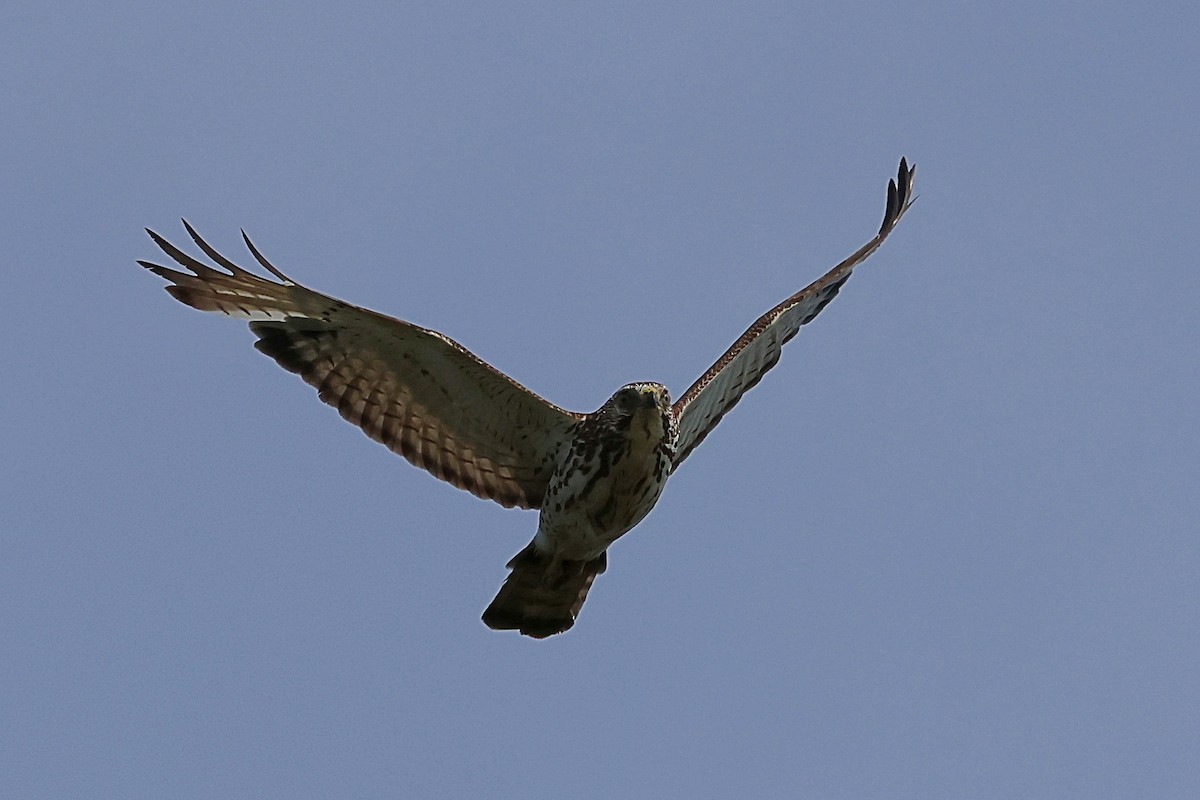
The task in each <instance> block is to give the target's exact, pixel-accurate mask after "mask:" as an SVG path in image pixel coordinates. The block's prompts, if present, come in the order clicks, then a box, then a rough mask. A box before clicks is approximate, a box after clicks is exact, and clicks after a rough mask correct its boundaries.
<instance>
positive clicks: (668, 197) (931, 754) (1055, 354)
mask: <svg viewBox="0 0 1200 800" xmlns="http://www.w3.org/2000/svg"><path fill="white" fill-rule="evenodd" d="M1198 29H1200V12H1197V10H1196V8H1195V6H1194V5H1192V4H1182V3H1179V4H1170V3H1167V4H1158V5H1156V6H1155V7H1154V9H1153V10H1138V9H1135V8H1134V6H1133V4H1094V3H1087V4H1084V3H1070V4H1051V5H1049V6H1047V5H1044V4H1036V5H1035V4H1021V3H1018V4H1007V5H1005V6H1003V7H999V6H996V7H993V6H990V5H988V4H931V5H925V6H920V7H907V8H906V7H901V6H898V5H893V4H879V3H864V4H841V5H837V6H836V7H834V6H831V7H830V8H825V9H815V8H806V7H803V6H802V5H801V4H792V3H775V4H771V3H761V4H743V3H737V4H733V3H729V4H717V3H712V4H704V5H703V6H702V7H698V6H697V5H696V4H684V3H678V4H675V3H670V4H669V3H651V4H619V5H618V4H604V5H601V4H574V3H572V4H566V3H563V4H530V3H504V4H478V3H476V4H449V3H447V4H426V5H425V6H421V7H409V6H404V5H400V4H370V5H366V4H364V5H362V6H358V7H352V8H350V9H346V8H341V9H335V8H333V7H332V6H330V7H320V6H306V5H304V4H292V5H289V6H287V7H286V8H285V7H283V6H275V7H268V6H258V5H249V6H247V5H243V4H223V3H207V4H203V5H202V6H201V7H186V6H182V5H163V4H138V3H116V4H110V5H109V6H107V7H104V8H100V7H97V6H94V5H90V6H83V5H79V6H77V7H74V8H72V7H70V6H64V7H60V8H59V9H58V10H55V11H49V10H47V9H46V8H45V6H44V5H43V4H31V3H16V4H13V3H10V4H8V5H6V6H5V10H4V11H2V12H0V31H2V33H0V44H2V45H3V46H2V47H0V67H2V69H0V76H2V77H0V84H2V85H3V96H4V98H5V100H4V106H5V109H4V113H3V114H2V115H0V141H3V142H4V148H3V152H2V153H0V180H2V181H3V185H4V186H5V187H7V191H5V192H3V193H2V194H0V206H2V207H0V211H2V213H0V232H2V234H3V242H4V251H5V260H6V262H7V267H6V269H5V272H4V275H5V277H4V279H3V288H4V306H5V312H4V314H3V315H2V316H0V334H2V335H3V338H4V341H5V342H6V343H7V345H8V346H7V347H6V348H5V349H4V354H3V356H0V357H2V358H3V374H4V375H5V376H6V388H7V391H6V392H5V395H6V405H5V413H4V414H3V417H2V419H3V422H2V423H0V424H3V426H4V432H3V441H4V456H3V463H4V465H5V473H6V477H5V479H4V481H3V482H2V483H0V537H2V538H0V551H2V557H0V612H2V613H0V646H2V647H3V651H4V655H3V657H0V715H2V717H3V719H4V720H5V723H4V725H2V726H0V794H3V795H4V796H6V797H27V798H34V797H68V796H80V797H82V796H87V797H122V798H129V797H155V798H158V797H188V798H191V797H197V798H199V797H289V798H296V797H331V796H336V797H372V796H405V797H469V796H487V797H540V796H569V797H614V796H617V797H620V796H625V797H636V796H663V797H728V796H747V797H821V798H837V797H845V798H876V797H878V798H938V797H945V798H962V797H971V798H990V797H995V798H1011V797H1047V798H1049V797H1053V798H1062V797H1088V798H1096V797H1130V796H1144V797H1160V798H1166V797H1181V798H1182V797H1195V796H1197V794H1198V793H1200V766H1197V759H1196V756H1195V753H1196V743H1197V742H1198V741H1200V682H1198V681H1197V680H1196V675H1197V668H1198V666H1200V616H1198V609H1200V581H1198V580H1197V574H1198V573H1200V537H1198V536H1197V532H1198V531H1200V499H1198V497H1200V493H1198V492H1197V490H1196V479H1197V470H1198V466H1200V437H1198V434H1197V411H1196V409H1197V402H1196V398H1197V395H1198V393H1200V386H1198V383H1200V381H1198V375H1200V370H1198V369H1197V366H1198V358H1197V355H1198V348H1197V332H1198V330H1200V324H1198V323H1200V314H1198V312H1197V310H1196V308H1197V305H1196V298H1197V296H1198V293H1200V270H1198V269H1197V256H1196V248H1195V242H1194V240H1195V236H1196V229H1197V223H1198V222H1200V217H1198V216H1197V212H1196V208H1197V201H1196V187H1197V185H1198V183H1200V180H1198V179H1200V158H1198V156H1197V131H1198V130H1200V89H1198V87H1200V62H1198V61H1197V59H1196V55H1195V42H1194V39H1195V36H1194V34H1195V32H1196V30H1198ZM901 155H905V156H908V157H909V158H910V159H911V160H913V161H915V162H916V163H917V164H918V165H919V171H918V177H917V189H918V193H919V194H920V200H919V202H918V203H917V205H916V206H915V207H914V209H913V210H912V212H911V214H910V215H909V216H907V217H906V218H905V220H904V221H903V222H902V223H901V225H900V227H899V228H898V229H897V231H896V232H895V234H894V236H893V238H891V239H890V240H889V241H888V242H887V244H886V245H885V246H884V247H883V249H882V250H880V251H879V253H878V254H876V255H875V256H874V257H873V258H872V260H871V261H870V262H868V264H867V266H866V268H865V269H862V270H861V271H858V272H856V273H855V276H854V279H853V280H852V281H851V282H850V283H849V284H848V285H847V287H846V289H845V290H844V291H843V293H842V294H841V295H840V296H839V298H838V299H837V300H836V302H834V303H833V304H832V305H831V306H830V307H829V308H828V309H826V311H825V312H824V314H823V315H822V316H821V318H820V319H819V320H817V322H816V323H814V324H813V325H812V326H809V327H808V328H806V329H805V330H804V331H803V333H802V334H801V335H800V336H799V337H797V338H796V339H795V340H794V341H793V342H792V343H791V344H790V345H789V346H788V348H787V350H786V351H785V353H784V357H783V359H782V361H781V363H780V365H779V366H778V367H777V368H776V369H775V370H774V371H773V372H772V373H771V374H770V375H769V376H768V377H767V378H766V379H765V380H764V381H763V383H762V384H761V385H760V386H759V387H758V388H756V389H755V390H754V391H753V392H752V393H751V394H750V395H749V396H748V397H747V398H746V399H745V400H743V402H742V404H741V405H739V406H738V408H737V409H736V411H734V412H733V413H732V414H731V415H730V416H729V417H727V418H726V420H725V421H723V422H722V424H721V426H720V427H719V428H718V429H717V430H716V432H715V433H714V434H713V435H712V436H710V437H709V438H708V439H707V440H706V441H705V443H704V445H703V446H702V447H701V448H699V449H698V450H697V451H696V453H695V454H693V455H692V456H691V457H690V458H689V459H688V462H687V464H686V466H685V468H684V469H682V470H681V471H680V472H679V473H678V474H677V475H676V476H674V478H673V480H672V481H671V483H670V485H669V486H668V488H667V490H666V492H665V494H664V496H663V499H662V501H661V502H660V503H659V505H658V507H657V509H656V510H655V511H654V512H653V513H652V514H651V515H650V517H649V518H648V519H647V520H646V521H645V522H644V523H643V524H642V525H641V526H640V527H639V528H638V529H636V530H635V532H634V533H632V534H631V535H629V536H627V537H626V538H624V539H622V540H621V541H620V542H619V543H618V544H617V545H616V546H615V547H614V548H613V550H612V552H611V553H610V568H609V571H608V573H607V574H605V575H604V576H603V577H602V578H601V579H600V580H599V581H598V582H597V584H596V586H595V587H594V589H593V591H592V594H591V596H590V598H589V600H588V604H587V606H586V607H585V608H584V610H583V613H582V614H581V616H580V619H579V622H578V624H577V625H576V627H575V629H573V630H572V631H570V632H569V633H567V634H566V635H563V636H559V637H555V638H553V639H550V640H547V641H544V642H536V641H531V640H529V639H525V638H522V637H517V636H514V635H511V634H507V635H506V634H499V633H494V632H492V631H489V630H487V629H486V628H484V627H483V625H482V624H481V623H480V622H479V614H480V612H481V611H482V610H483V608H484V607H485V605H486V604H487V602H488V601H489V600H490V599H491V597H492V596H493V594H494V592H495V591H496V589H497V587H498V586H499V584H500V582H501V581H502V580H503V578H504V575H505V571H504V564H505V562H506V560H507V559H508V558H509V557H510V556H511V555H512V554H514V553H515V552H517V551H518V550H519V549H520V548H521V547H523V546H524V545H525V543H526V542H527V541H528V540H529V538H530V536H531V534H532V532H533V530H534V528H535V526H536V516H535V515H534V514H532V513H527V512H524V513H523V512H516V511H505V510H503V509H501V508H499V507H498V506H495V505H494V504H489V503H486V502H484V501H480V500H476V499H474V498H472V497H471V496H469V495H467V494H465V493H463V492H460V491H457V490H455V489H453V488H452V487H449V486H446V485H444V484H440V483H438V482H437V481H435V480H433V479H432V478H430V477H429V476H427V475H425V474H424V473H422V472H420V471H418V470H416V469H414V468H412V467H410V466H409V465H407V464H406V463H405V462H404V461H403V460H401V459H399V458H396V457H395V456H393V455H391V454H390V453H388V452H387V451H386V450H385V449H384V448H382V447H380V446H378V445H376V444H374V443H372V442H370V441H369V440H368V439H367V438H366V437H364V436H362V435H361V434H360V433H358V432H357V431H355V430H354V429H353V428H351V427H350V426H348V425H346V424H345V423H343V422H342V421H341V420H340V419H339V418H338V416H337V414H336V413H335V412H333V411H332V410H331V409H328V408H326V407H324V406H323V405H322V404H320V403H319V402H318V401H317V399H316V397H315V396H314V393H313V392H312V391H311V390H309V389H308V387H306V386H305V385H303V384H302V383H301V382H300V381H299V380H298V379H297V378H296V377H295V376H292V375H289V374H287V373H285V372H283V371H282V370H279V369H278V368H277V367H275V366H274V365H273V364H271V363H270V362H269V361H267V360H266V359H264V358H263V357H261V356H260V355H258V354H257V353H256V352H254V350H253V349H252V347H251V342H252V338H253V337H252V336H251V335H250V334H249V333H248V332H247V330H246V329H245V327H244V326H243V325H241V324H238V323H235V322H232V321H229V320H227V319H221V318H217V317H213V316H209V315H202V314H199V313H197V312H194V311H192V310H190V309H187V308H184V307H183V306H181V305H179V304H178V303H175V302H174V301H172V300H171V299H170V298H169V297H168V296H167V295H166V294H164V293H163V292H162V291H161V288H160V287H161V285H162V281H160V280H159V279H157V278H156V277H155V276H153V275H150V274H148V273H146V272H144V271H143V270H141V269H139V268H138V267H137V266H136V265H135V264H134V261H135V259H139V258H155V257H156V256H157V252H156V250H155V249H154V247H153V246H152V244H151V242H150V241H149V240H148V239H147V238H146V237H145V234H144V233H143V232H142V228H143V227H145V226H150V227H153V228H155V229H156V230H158V231H160V232H161V233H163V234H165V235H167V236H168V237H169V238H172V239H174V240H176V241H182V240H183V239H184V238H185V235H184V233H183V230H182V228H181V227H180V225H179V223H178V218H179V217H181V216H186V217H187V218H188V219H189V220H190V221H191V222H192V223H193V224H194V225H196V226H197V228H198V229H199V230H200V231H201V232H202V233H203V234H205V235H206V236H207V237H209V238H210V240H211V241H212V242H213V243H214V244H215V245H216V246H217V247H218V248H220V249H222V250H224V251H225V252H226V253H227V254H229V255H231V256H233V257H235V260H237V259H241V260H243V261H244V260H248V259H247V258H246V255H245V253H244V250H243V249H242V248H241V245H240V240H239V236H238V229H239V228H243V227H244V228H245V229H246V230H247V231H248V232H249V233H250V234H251V236H252V237H253V238H254V239H255V241H256V243H257V244H258V245H259V247H260V248H261V249H262V250H263V252H264V253H265V254H266V255H267V257H268V258H270V259H272V260H273V261H274V262H275V263H276V264H278V265H279V266H280V267H281V268H282V269H283V270H284V271H286V272H288V273H289V274H291V275H292V276H293V277H295V278H296V279H298V280H300V281H302V282H304V283H307V284H308V285H310V286H312V287H314V288H316V289H319V290H322V291H325V292H328V293H331V294H333V295H336V296H338V297H342V298H345V299H348V300H350V301H353V302H356V303H360V304H363V305H367V306H370V307H373V308H376V309H378V310H380V311H383V312H386V313H390V314H394V315H397V316H401V317H403V318H405V319H409V320H412V321H414V322H416V323H418V324H422V325H426V326H429V327H434V328H437V329H438V330H442V331H444V332H446V333H447V334H448V335H450V336H452V337H453V338H455V339H457V340H458V341H460V342H462V343H463V344H464V345H466V346H467V347H469V348H471V349H472V350H473V351H474V352H476V353H477V354H479V355H480V356H481V357H483V358H485V359H487V360H488V361H490V362H492V363H494V364H495V365H496V366H497V367H499V368H500V369H503V370H505V371H506V372H508V373H509V374H511V375H513V376H514V377H515V378H516V379H517V380H519V381H521V382H522V383H524V384H526V385H528V386H529V387H531V388H532V389H534V390H536V391H538V392H539V393H541V394H543V395H544V396H546V397H547V398H549V399H551V400H552V401H554V402H556V403H558V404H560V405H563V406H565V407H567V408H571V409H574V410H580V411H588V410H592V409H594V408H595V407H597V406H598V405H599V404H600V403H601V402H602V401H603V400H604V399H605V398H607V397H608V396H609V394H610V393H611V392H612V390H613V389H614V388H616V387H617V386H619V385H621V384H622V383H625V382H627V381H631V380H658V381H661V382H663V383H666V384H667V385H668V386H669V387H670V388H671V389H672V390H673V392H674V393H676V394H678V393H680V392H681V391H682V390H683V389H685V388H686V387H687V386H688V385H689V384H690V383H691V381H692V380H693V379H694V378H695V377H697V376H698V375H699V374H700V373H701V372H702V371H703V370H704V369H705V368H707V367H708V365H709V364H710V363H711V362H712V361H713V360H714V359H715V358H716V357H717V356H718V355H719V354H720V353H721V352H722V351H723V350H724V349H725V347H727V346H728V345H729V343H730V342H732V341H733V339H734V338H735V337H736V336H737V335H738V334H739V333H740V332H741V331H742V330H743V329H744V328H745V327H746V326H747V325H748V324H749V323H750V322H751V321H752V320H753V319H754V318H755V317H756V316H757V315H758V314H759V313H761V312H762V311H764V310H765V309H767V308H768V307H770V306H772V305H773V304H775V303H776V302H777V301H778V300H780V299H781V298H783V297H784V296H786V295H788V294H790V293H792V292H794V291H796V290H797V289H799V288H801V287H802V286H804V285H805V284H807V283H808V282H809V281H810V280H812V279H813V278H815V277H817V276H819V275H820V274H821V273H823V272H824V271H825V270H826V269H827V268H828V267H829V266H830V265H832V264H833V263H835V262H836V261H837V260H839V259H840V258H842V257H843V256H845V255H846V254H847V253H849V252H851V251H852V250H853V249H854V248H856V247H858V245H859V244H861V243H862V242H863V241H864V240H865V239H866V238H867V237H869V236H870V235H871V234H872V233H873V232H874V230H875V229H876V227H877V225H878V223H879V218H880V215H881V214H882V211H883V200H884V187H885V186H886V181H887V179H888V177H890V176H891V175H893V174H894V171H895V166H896V162H897V160H898V159H899V157H900V156H901Z"/></svg>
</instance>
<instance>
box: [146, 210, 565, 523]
mask: <svg viewBox="0 0 1200 800" xmlns="http://www.w3.org/2000/svg"><path fill="white" fill-rule="evenodd" d="M183 224H184V227H185V228H186V229H187V232H188V234H189V235H190V236H191V237H192V240H193V241H195V243H196V245H197V246H198V247H199V248H200V249H201V250H202V251H204V253H205V255H207V256H208V257H209V258H210V259H211V260H212V261H213V262H214V263H215V264H217V265H218V266H220V267H222V268H223V269H224V270H226V271H222V270H220V269H215V268H213V267H211V266H209V265H207V264H204V263H203V262H201V261H199V260H197V259H195V258H193V257H192V256H190V255H188V254H187V253H184V252H183V251H182V250H180V249H179V248H177V247H175V246H174V245H172V244H171V243H170V242H168V241H166V240H165V239H163V238H162V237H161V236H159V235H158V234H156V233H154V232H153V231H147V233H149V234H150V236H151V238H152V239H153V240H154V242H155V243H156V244H157V245H158V246H159V247H161V248H162V250H163V252H165V253H166V254H167V255H168V256H170V258H171V259H172V260H174V261H175V262H176V263H178V264H179V265H180V266H182V267H184V268H185V269H187V270H188V272H180V271H178V270H174V269H168V268H167V267H163V266H159V265H158V264H153V263H150V262H146V261H140V262H138V263H140V264H141V265H142V266H143V267H145V268H147V269H149V270H150V271H152V272H154V273H155V274H157V275H160V276H161V277H163V278H166V279H167V280H168V281H170V282H171V283H170V285H168V286H167V287H166V289H167V291H168V292H170V293H171V295H172V296H173V297H175V298H176V299H177V300H179V301H180V302H183V303H185V304H187V305H189V306H192V307H193V308H197V309H200V310H201V311H212V312H217V313H222V314H227V315H229V316H231V317H238V318H242V319H246V320H248V321H249V323H250V329H251V330H252V331H253V332H254V334H255V335H256V336H258V341H257V342H255V347H256V348H258V349H259V350H260V351H262V352H263V353H265V354H266V355H268V356H270V357H271V358H273V359H275V361H276V362H278V363H279V365H280V366H282V367H283V368H284V369H287V370H289V371H291V372H295V373H296V374H298V375H300V376H301V377H302V378H303V379H304V380H305V381H306V382H307V383H309V384H310V385H312V386H313V387H315V388H316V389H317V391H318V394H319V396H320V398H321V400H322V401H324V402H325V403H328V404H329V405H331V406H333V407H334V408H336V409H337V410H338V412H339V413H340V414H341V415H342V416H343V417H344V418H345V419H346V420H347V421H349V422H351V423H353V424H355V425H357V426H358V427H360V428H361V429H362V430H363V431H364V432H365V433H366V434H367V435H368V436H370V437H371V438H372V439H374V440H376V441H378V442H381V443H382V444H384V445H386V446H387V447H388V448H390V449H391V450H393V451H394V452H396V453H398V454H400V455H402V456H404V458H406V459H407V460H408V461H410V462H411V463H412V464H414V465H415V466H418V467H421V468H422V469H425V470H427V471H428V472H430V473H431V474H432V475H434V476H435V477H438V478H441V479H442V480H445V481H448V482H449V483H451V484H453V485H455V486H457V487H459V488H461V489H466V490H467V491H469V492H471V493H472V494H474V495H476V496H478V497H482V498H485V499H489V500H494V501H496V502H497V503H499V504H500V505H503V506H506V507H513V506H517V507H520V508H538V507H540V505H541V502H542V497H543V495H544V494H545V490H546V485H547V483H548V481H549V479H550V476H551V474H552V472H553V469H554V463H553V455H554V450H555V448H556V447H557V444H558V443H559V442H562V441H567V440H569V439H570V432H571V429H572V427H573V426H574V425H575V423H576V422H577V421H578V420H579V419H580V418H581V416H580V415H578V414H574V413H571V412H568V411H564V410H563V409H561V408H558V407H557V406H555V405H552V404H551V403H549V402H547V401H546V400H543V399H542V398H541V397H538V396H537V395H536V394H534V393H533V392H531V391H529V390H528V389H526V388H525V387H523V386H521V385H520V384H518V383H517V382H516V381H514V380H512V379H511V378H509V377H508V376H506V375H504V374H503V373H501V372H499V371H498V370H496V369H495V368H493V367H491V366H490V365H488V364H487V363H485V362H484V361H482V360H480V359H479V358H477V357H476V356H475V355H473V354H472V353H471V352H469V351H468V350H467V349H466V348H464V347H463V346H462V345H460V344H458V343H457V342H455V341H453V340H451V339H449V338H447V337H445V336H443V335H442V334H440V333H438V332H437V331H431V330H427V329H425V328H420V327H417V326H416V325H412V324H410V323H407V322H404V321H402V320H398V319H393V318H392V317H388V316H384V315H383V314H378V313H376V312H374V311H369V310H367V309H365V308H359V307H357V306H354V305H351V304H349V303H345V302H342V301H341V300H337V299H335V298H332V297H329V296H327V295H324V294H321V293H319V292H315V291H312V290H311V289H307V288H305V287H304V286H301V285H300V284H298V283H296V282H295V281H293V280H291V279H290V278H288V277H287V276H286V275H284V274H283V273H282V272H280V271H279V270H278V269H276V268H275V267H274V266H272V265H271V264H270V262H268V261H267V260H266V259H265V258H264V257H263V256H262V255H261V254H260V253H259V252H258V250H257V249H256V248H255V247H254V245H253V244H252V243H251V242H250V239H249V238H247V237H246V235H245V233H244V232H243V234H242V236H243V238H244V239H245V242H246V246H247V247H248V248H249V250H250V252H251V254H252V255H253V256H254V258H255V260H257V261H258V263H259V265H260V266H262V267H263V268H264V269H266V270H267V271H268V272H270V273H271V274H272V275H274V276H275V278H277V279H278V282H276V281H271V280H267V279H264V278H261V277H259V276H257V275H255V274H253V273H251V272H248V271H247V270H245V269H242V268H241V267H239V266H237V265H236V264H234V263H233V262H231V261H229V260H228V259H227V258H225V257H224V256H222V255H221V254H219V253H218V252H217V251H216V250H214V249H213V248H212V247H211V246H210V245H209V244H208V243H207V242H205V241H204V240H203V239H202V238H200V236H199V235H198V234H197V233H196V231H195V230H193V229H192V227H191V226H190V225H188V223H187V222H186V221H184V223H183Z"/></svg>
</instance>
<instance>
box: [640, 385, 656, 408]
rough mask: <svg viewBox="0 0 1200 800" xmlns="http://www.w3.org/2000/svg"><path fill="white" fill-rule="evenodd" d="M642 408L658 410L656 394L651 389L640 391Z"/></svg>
mask: <svg viewBox="0 0 1200 800" xmlns="http://www.w3.org/2000/svg"><path fill="white" fill-rule="evenodd" d="M642 407H643V408H658V392H656V391H655V390H653V389H642Z"/></svg>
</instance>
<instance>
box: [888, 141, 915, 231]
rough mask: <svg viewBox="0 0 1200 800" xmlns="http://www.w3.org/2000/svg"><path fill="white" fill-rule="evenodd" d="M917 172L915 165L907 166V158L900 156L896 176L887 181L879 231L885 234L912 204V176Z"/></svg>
mask: <svg viewBox="0 0 1200 800" xmlns="http://www.w3.org/2000/svg"><path fill="white" fill-rule="evenodd" d="M916 174H917V165H916V164H913V165H912V166H911V167H909V166H908V159H907V158H905V157H903V156H901V158H900V168H899V169H898V170H897V171H896V177H895V178H893V179H892V180H889V181H888V192H887V208H886V209H885V210H884V212H883V224H881V225H880V226H879V233H880V234H881V235H882V234H886V233H887V232H888V231H889V230H891V228H892V226H893V225H895V224H896V220H898V219H900V215H901V214H903V213H904V210H905V209H906V208H908V206H910V205H911V204H912V201H913V200H914V199H915V198H914V197H913V196H912V187H913V177H914V176H915V175H916Z"/></svg>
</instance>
